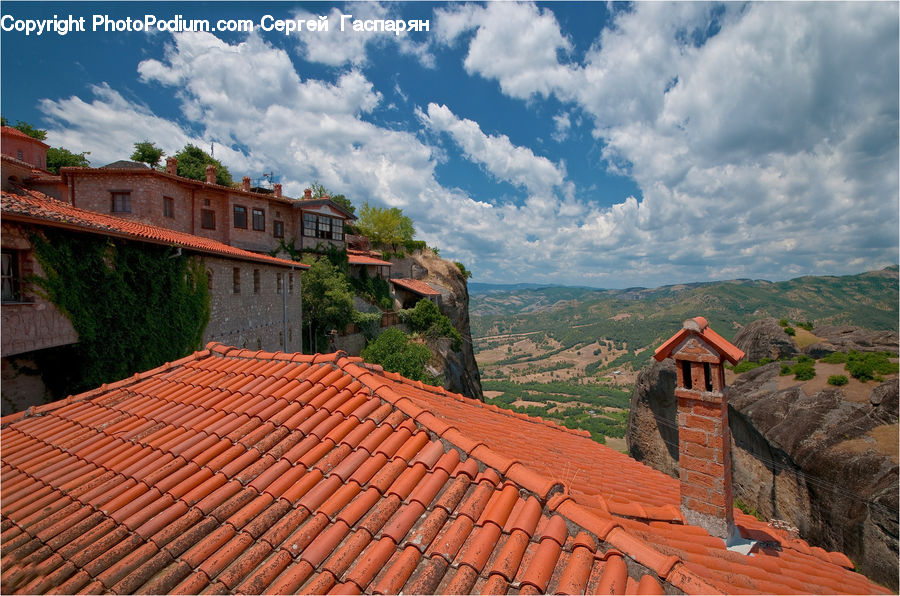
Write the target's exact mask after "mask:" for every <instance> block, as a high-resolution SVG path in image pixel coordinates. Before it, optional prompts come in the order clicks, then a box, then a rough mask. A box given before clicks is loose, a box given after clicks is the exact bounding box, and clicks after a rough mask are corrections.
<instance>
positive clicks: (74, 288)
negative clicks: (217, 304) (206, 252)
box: [30, 230, 210, 395]
mask: <svg viewBox="0 0 900 596" xmlns="http://www.w3.org/2000/svg"><path fill="white" fill-rule="evenodd" d="M31 240H32V243H33V246H34V251H35V256H36V257H37V260H38V262H39V263H40V264H41V267H42V268H43V270H44V275H45V276H44V277H38V276H33V277H32V278H31V280H30V281H31V282H32V283H33V284H34V285H35V286H37V288H38V291H39V292H40V293H42V294H43V295H44V296H45V297H46V298H47V299H48V300H49V301H50V302H52V303H53V304H55V305H56V306H57V308H59V310H60V311H61V312H62V313H63V314H64V315H65V316H66V317H68V318H69V320H71V322H72V326H73V327H74V328H75V331H76V332H77V333H78V339H79V341H78V343H77V344H74V345H72V346H68V347H67V348H66V349H65V350H63V351H62V352H60V351H59V350H57V351H55V352H53V357H54V366H55V368H51V369H49V370H52V371H53V372H52V375H47V377H51V376H52V377H53V379H51V382H50V383H48V384H49V385H51V389H52V390H54V391H55V392H57V394H58V395H65V394H67V393H77V392H80V391H84V390H87V389H91V388H94V387H97V386H99V385H101V384H103V383H108V382H111V381H116V380H119V379H123V378H125V377H127V376H129V375H132V374H134V373H136V372H140V371H145V370H149V369H151V368H154V367H157V366H160V365H162V364H164V363H165V362H171V361H173V360H177V359H178V358H181V357H183V356H186V355H187V354H190V353H191V352H192V351H194V350H196V349H197V348H199V347H200V343H201V341H202V338H203V331H204V329H206V324H207V323H208V322H209V315H210V298H209V288H208V286H207V277H206V270H205V268H204V266H203V264H202V263H201V262H200V261H199V260H197V259H189V258H187V257H185V256H181V255H178V256H176V255H177V253H175V252H174V251H173V249H172V248H171V247H163V246H154V245H146V244H136V243H130V242H126V241H122V240H112V239H109V238H97V237H95V236H82V235H74V234H66V233H61V232H58V231H55V230H47V231H45V232H44V233H43V234H42V235H41V234H35V235H33V236H32V238H31ZM60 365H62V366H64V367H65V370H63V369H60V368H58V367H59V366H60ZM62 379H64V381H61V380H62Z"/></svg>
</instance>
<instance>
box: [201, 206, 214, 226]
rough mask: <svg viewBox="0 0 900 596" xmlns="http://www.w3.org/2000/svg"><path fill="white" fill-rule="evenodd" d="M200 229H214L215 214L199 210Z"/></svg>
mask: <svg viewBox="0 0 900 596" xmlns="http://www.w3.org/2000/svg"><path fill="white" fill-rule="evenodd" d="M200 227H201V228H203V229H204V230H215V229H216V212H215V211H213V210H212V209H201V210H200Z"/></svg>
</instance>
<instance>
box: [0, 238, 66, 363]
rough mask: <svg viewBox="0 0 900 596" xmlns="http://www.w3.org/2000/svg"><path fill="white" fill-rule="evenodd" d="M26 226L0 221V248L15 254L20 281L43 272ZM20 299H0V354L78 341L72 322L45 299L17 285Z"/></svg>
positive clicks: (23, 284)
mask: <svg viewBox="0 0 900 596" xmlns="http://www.w3.org/2000/svg"><path fill="white" fill-rule="evenodd" d="M28 233H29V232H28V229H27V228H25V227H23V226H20V225H18V224H13V223H7V222H4V223H3V227H2V243H3V249H4V251H6V250H14V251H16V252H15V254H16V255H17V256H18V269H19V271H18V273H19V279H20V280H26V279H27V278H28V277H29V276H31V275H43V270H42V269H41V266H40V264H39V263H38V262H37V260H36V259H35V258H34V252H33V251H32V250H31V242H30V240H29V239H28ZM21 287H22V300H21V301H20V302H4V303H3V307H2V321H0V325H2V327H0V329H2V353H3V355H4V356H12V355H14V354H21V353H23V352H30V351H32V350H42V349H44V348H52V347H55V346H62V345H66V344H71V343H75V342H77V341H78V334H77V333H75V329H74V328H73V327H72V323H71V322H70V321H69V319H67V318H66V317H65V316H64V315H63V314H62V313H61V312H59V310H57V309H56V307H55V306H54V305H53V304H51V303H50V302H48V301H47V300H45V299H43V298H41V297H40V296H37V295H36V294H34V293H33V292H31V291H29V290H28V286H27V284H25V283H24V281H23V283H22V284H21Z"/></svg>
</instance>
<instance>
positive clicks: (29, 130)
mask: <svg viewBox="0 0 900 596" xmlns="http://www.w3.org/2000/svg"><path fill="white" fill-rule="evenodd" d="M0 125H2V126H9V121H8V120H7V119H6V118H4V117H2V116H0ZM13 128H15V129H16V130H20V131H22V132H24V133H25V134H27V135H28V136H29V137H31V138H32V139H37V140H39V141H43V140H44V139H46V138H47V131H46V130H41V129H40V128H35V127H34V126H32V125H30V124H28V123H27V122H24V121H22V120H19V121H18V122H16V125H15V126H13Z"/></svg>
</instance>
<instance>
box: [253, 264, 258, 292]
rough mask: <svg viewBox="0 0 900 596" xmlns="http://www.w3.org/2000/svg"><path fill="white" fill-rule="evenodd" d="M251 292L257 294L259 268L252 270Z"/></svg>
mask: <svg viewBox="0 0 900 596" xmlns="http://www.w3.org/2000/svg"><path fill="white" fill-rule="evenodd" d="M253 293H254V294H259V269H254V270H253Z"/></svg>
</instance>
